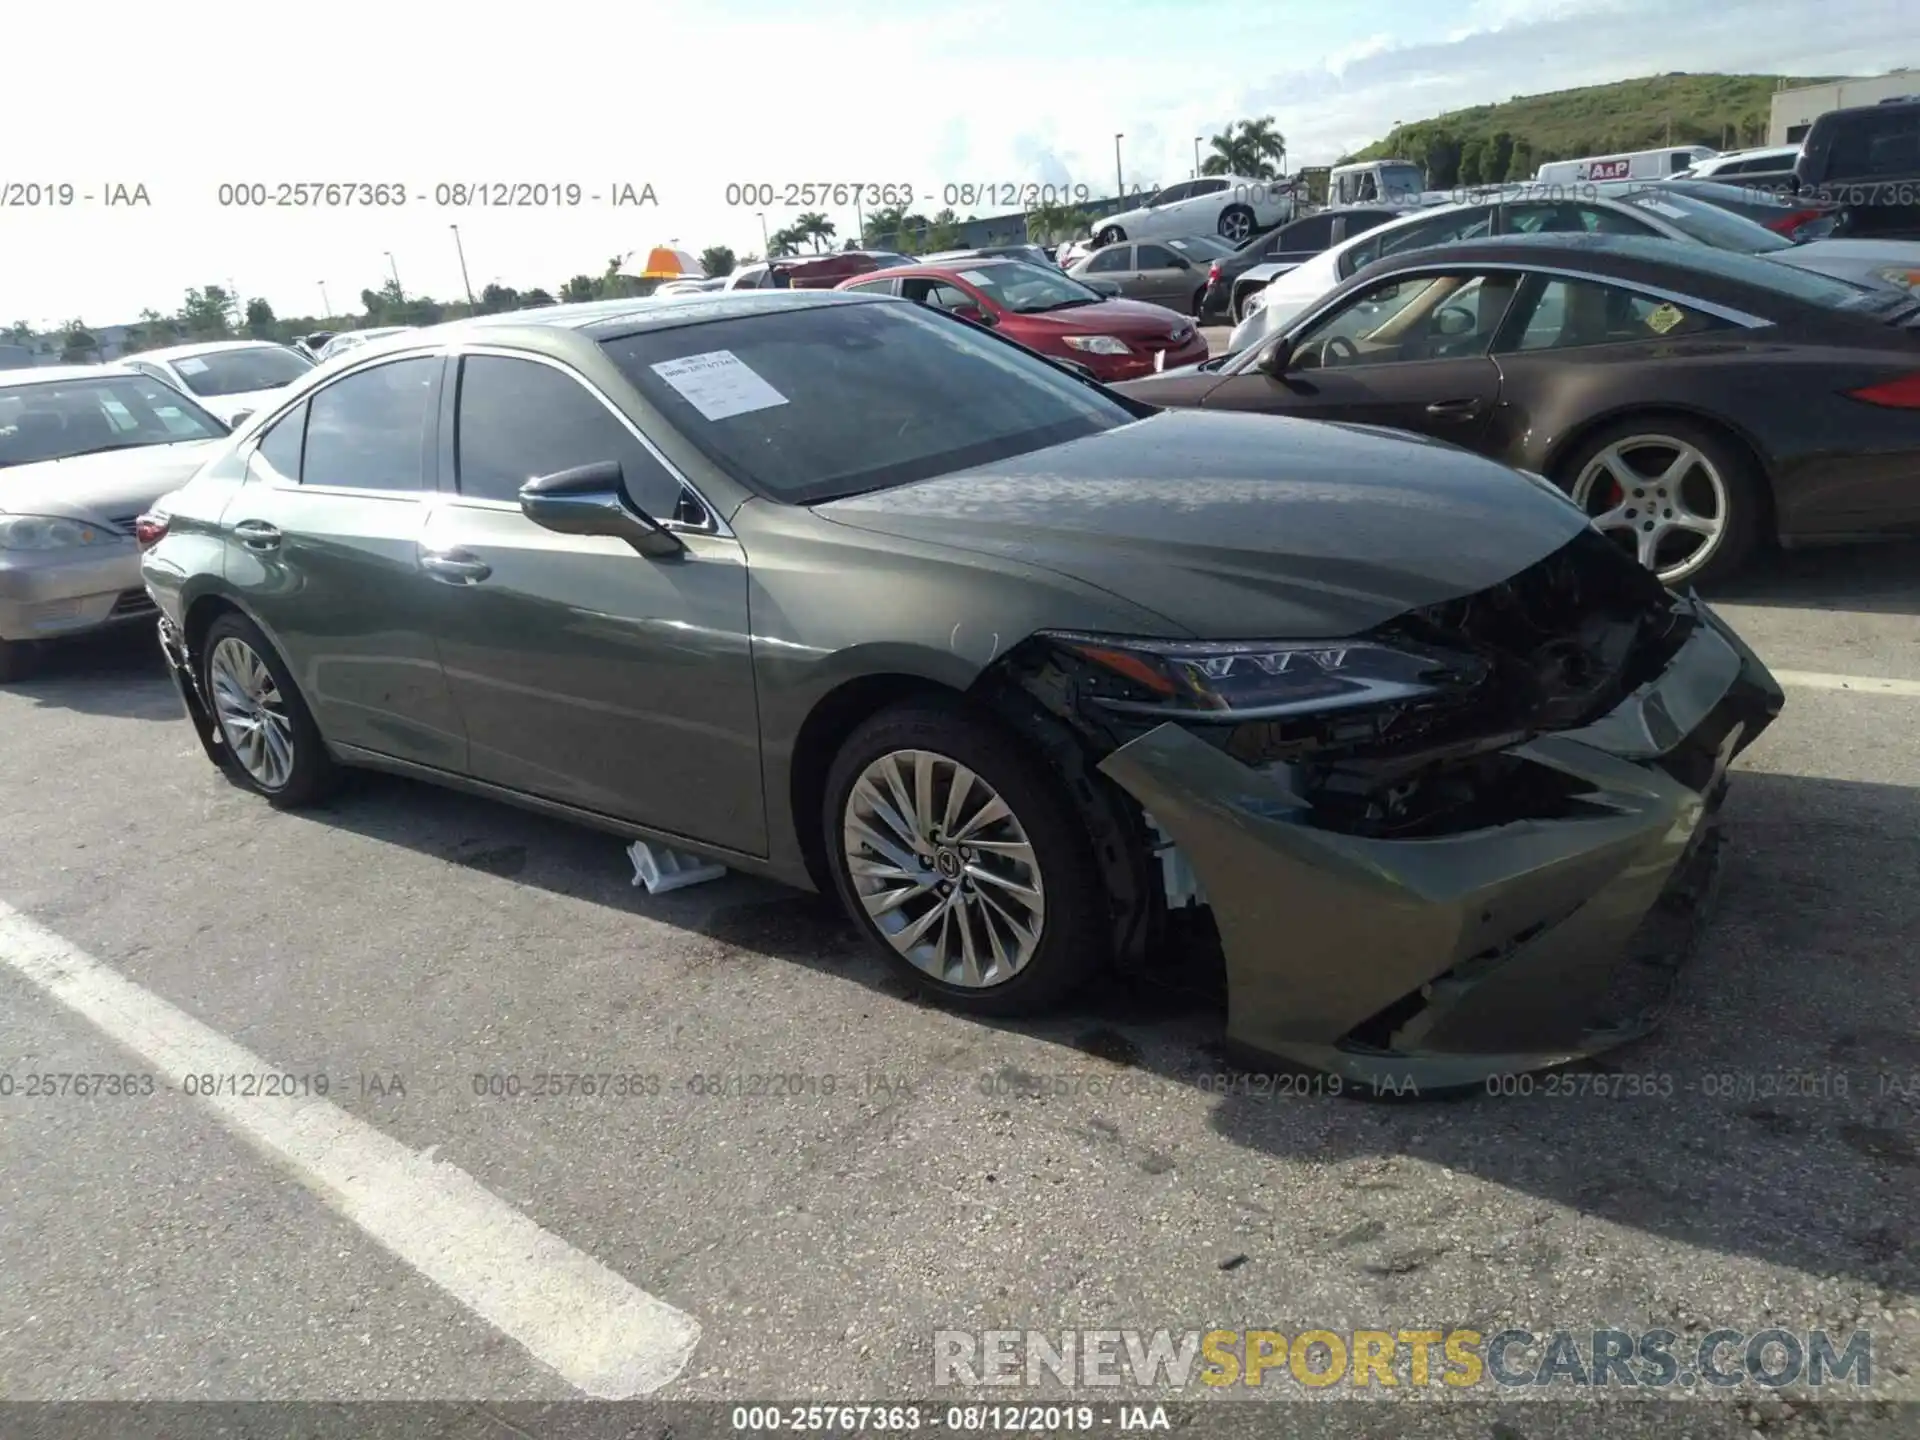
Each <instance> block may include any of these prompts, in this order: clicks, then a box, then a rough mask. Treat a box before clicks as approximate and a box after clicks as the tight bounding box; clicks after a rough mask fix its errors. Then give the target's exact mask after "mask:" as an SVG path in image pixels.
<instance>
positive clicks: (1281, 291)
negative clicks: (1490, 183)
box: [1227, 186, 1920, 352]
mask: <svg viewBox="0 0 1920 1440" xmlns="http://www.w3.org/2000/svg"><path fill="white" fill-rule="evenodd" d="M1508 193H1509V195H1510V196H1523V197H1527V198H1506V199H1502V198H1501V197H1500V196H1498V195H1490V196H1488V197H1487V198H1486V199H1483V200H1476V201H1472V202H1469V203H1466V204H1460V205H1445V206H1438V207H1435V208H1433V209H1429V210H1416V211H1414V212H1413V213H1411V214H1409V215H1406V216H1403V217H1402V218H1400V219H1398V220H1392V221H1389V222H1388V223H1387V224H1385V225H1381V226H1378V227H1376V228H1374V229H1372V230H1368V231H1365V232H1364V233H1362V234H1360V235H1357V236H1355V237H1354V238H1353V239H1351V240H1348V241H1345V242H1343V243H1342V244H1339V245H1334V246H1332V247H1330V248H1329V249H1327V250H1323V251H1322V252H1321V253H1320V254H1318V255H1316V256H1314V257H1313V258H1312V259H1311V260H1308V261H1306V262H1305V263H1304V264H1301V265H1297V266H1295V267H1294V268H1293V269H1292V270H1289V271H1287V272H1285V273H1284V274H1282V275H1279V276H1277V277H1276V278H1275V279H1274V280H1273V281H1271V282H1270V283H1269V284H1268V285H1267V287H1266V289H1265V290H1261V291H1258V292H1256V294H1255V296H1254V302H1256V303H1254V304H1253V308H1250V309H1249V310H1248V311H1247V312H1246V318H1245V319H1243V320H1242V321H1241V322H1240V324H1239V325H1237V326H1236V327H1235V328H1234V331H1233V334H1232V335H1231V336H1229V337H1228V340H1227V349H1228V351H1229V352H1233V351H1238V350H1242V349H1245V348H1246V347H1247V346H1248V345H1256V344H1259V343H1260V342H1261V341H1262V340H1264V339H1266V338H1267V337H1268V336H1269V335H1273V334H1276V333H1278V332H1279V330H1280V329H1281V328H1282V327H1283V326H1285V325H1286V323H1287V322H1288V321H1289V320H1291V319H1293V317H1294V316H1296V315H1298V314H1299V313H1300V312H1301V311H1302V310H1304V309H1306V308H1307V306H1309V305H1311V304H1312V303H1313V302H1314V301H1316V300H1318V299H1319V298H1320V297H1321V296H1322V295H1324V294H1326V293H1327V292H1328V291H1329V290H1331V289H1333V287H1334V286H1336V285H1338V284H1340V283H1341V281H1343V280H1345V279H1346V278H1347V277H1348V276H1350V275H1353V274H1355V273H1356V272H1357V271H1359V270H1360V269H1361V268H1362V267H1363V266H1367V265H1371V264H1372V263H1373V262H1374V261H1375V260H1378V259H1379V258H1380V257H1381V256H1383V255H1396V254H1399V253H1401V252H1402V251H1406V250H1419V249H1423V248H1425V247H1426V246H1429V245H1445V244H1448V243H1449V242H1451V241H1455V240H1476V239H1479V238H1480V237H1482V236H1486V235H1537V234H1554V233H1559V234H1581V233H1586V234H1602V235H1652V236H1656V237H1659V238H1661V239H1666V240H1674V241H1678V242H1680V243H1683V244H1691V245H1707V246H1710V247H1712V248H1713V249H1716V250H1729V251H1733V252H1734V253H1736V254H1744V255H1761V256H1764V257H1765V258H1767V259H1768V260H1776V261H1779V262H1780V263H1781V264H1783V265H1792V266H1794V267H1795V268H1797V269H1801V270H1811V271H1814V272H1815V273H1816V274H1821V275H1830V276H1832V277H1833V278H1835V279H1837V280H1846V281H1850V282H1851V283H1853V284H1855V285H1866V286H1891V285H1899V286H1901V287H1902V288H1912V287H1911V286H1910V285H1908V284H1907V283H1906V282H1905V281H1903V280H1901V279H1900V278H1898V276H1900V275H1902V274H1904V273H1906V272H1905V270H1903V269H1902V268H1901V266H1900V265H1899V263H1898V261H1897V259H1896V258H1895V257H1894V256H1893V254H1892V252H1891V251H1890V249H1889V247H1890V246H1892V245H1896V244H1899V245H1902V246H1903V248H1906V247H1905V242H1892V241H1881V242H1867V241H1846V240H1807V241H1802V242H1801V243H1799V244H1795V243H1794V242H1793V241H1791V240H1789V239H1787V238H1786V237H1785V236H1784V235H1778V234H1775V233H1774V232H1773V231H1772V230H1769V229H1768V228H1767V227H1766V226H1764V225H1760V224H1757V223H1756V222H1754V221H1752V220H1748V219H1746V218H1745V217H1743V216H1740V215H1735V214H1733V213H1732V212H1730V211H1727V210H1722V209H1721V208H1720V207H1719V206H1717V205H1709V204H1707V203H1706V202H1705V201H1703V200H1696V199H1694V198H1692V197H1690V196H1686V195H1680V194H1675V193H1672V192H1669V191H1666V190H1661V189H1659V188H1658V187H1654V186H1648V187H1645V188H1643V189H1640V190H1636V191H1634V192H1632V193H1630V194H1627V195H1625V196H1623V197H1621V198H1617V199H1616V198H1612V197H1607V196H1600V195H1595V196H1589V197H1586V198H1582V199H1578V200H1556V199H1540V198H1533V197H1532V196H1528V192H1527V191H1526V189H1525V188H1524V187H1522V188H1521V189H1518V190H1515V191H1511V192H1508ZM1535 193H1536V194H1537V192H1535ZM1911 248H1912V249H1913V250H1914V252H1915V254H1916V257H1917V259H1916V263H1915V264H1914V265H1913V266H1912V268H1913V269H1916V270H1920V246H1914V247H1911Z"/></svg>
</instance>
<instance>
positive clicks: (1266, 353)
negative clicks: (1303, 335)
mask: <svg viewBox="0 0 1920 1440" xmlns="http://www.w3.org/2000/svg"><path fill="white" fill-rule="evenodd" d="M1254 364H1255V365H1256V366H1257V367H1258V369H1259V371H1260V373H1261V374H1262V375H1265V376H1267V377H1269V378H1270V379H1274V380H1279V379H1282V378H1283V377H1284V376H1285V375H1286V373H1287V371H1288V369H1289V368H1290V367H1291V366H1292V364H1293V342H1292V341H1291V340H1289V339H1287V338H1286V337H1285V336H1284V335H1283V336H1281V337H1280V338H1279V339H1278V340H1276V341H1274V342H1273V344H1271V345H1269V346H1268V347H1267V348H1266V349H1265V350H1263V351H1261V352H1260V358H1259V359H1258V360H1257V361H1255V362H1254Z"/></svg>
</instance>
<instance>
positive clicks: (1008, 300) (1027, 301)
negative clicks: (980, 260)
mask: <svg viewBox="0 0 1920 1440" xmlns="http://www.w3.org/2000/svg"><path fill="white" fill-rule="evenodd" d="M954 273H955V274H956V275H958V276H959V277H960V278H961V279H962V280H964V281H966V282H967V283H968V284H969V285H971V286H973V288H974V289H976V290H978V291H979V292H980V293H981V294H982V295H985V296H986V297H987V298H988V299H989V300H991V301H993V303H994V304H996V305H998V306H999V307H1000V308H1001V309H1003V310H1011V311H1013V312H1014V313H1015V314H1017V315H1038V314H1040V313H1041V312H1043V311H1046V310H1068V309H1071V308H1073V307H1074V306H1076V305H1097V304H1099V303H1100V301H1102V300H1104V299H1106V298H1107V297H1106V296H1104V295H1102V294H1101V293H1100V292H1099V291H1098V290H1093V289H1090V288H1088V287H1087V286H1085V285H1082V284H1081V283H1080V282H1079V281H1078V280H1075V279H1074V278H1073V277H1072V276H1071V275H1068V274H1067V273H1066V272H1065V271H1064V270H1055V269H1054V268H1052V267H1051V266H1049V267H1047V268H1046V269H1044V270H1043V269H1041V268H1040V267H1039V266H1038V265H1027V264H1023V263H1021V262H1019V261H1001V262H999V263H997V264H993V265H982V266H980V267H979V268H978V269H977V270H976V269H966V270H955V271H954Z"/></svg>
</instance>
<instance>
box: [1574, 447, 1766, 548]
mask: <svg viewBox="0 0 1920 1440" xmlns="http://www.w3.org/2000/svg"><path fill="white" fill-rule="evenodd" d="M1555 469H1556V479H1557V480H1558V481H1559V483H1560V485H1561V487H1562V488H1563V489H1565V490H1566V491H1567V493H1568V494H1569V495H1571V496H1572V497H1573V501H1574V503H1575V504H1576V505H1578V506H1579V507H1580V508H1581V509H1582V510H1584V511H1586V512H1587V515H1588V517H1589V518H1590V519H1591V520H1592V521H1593V523H1594V527H1595V528H1596V529H1598V530H1599V531H1600V532H1601V533H1602V534H1604V535H1606V536H1607V538H1608V539H1610V540H1613V541H1615V542H1616V543H1618V544H1619V545H1621V547H1622V548H1624V549H1627V550H1630V551H1631V552H1632V553H1633V555H1634V556H1635V558H1636V559H1638V560H1639V561H1640V563H1641V564H1642V565H1645V566H1646V567H1647V568H1648V569H1649V570H1652V571H1653V572H1654V574H1656V575H1658V576H1659V577H1660V580H1661V582H1662V583H1663V584H1666V585H1674V586H1678V585H1693V584H1708V585H1711V584H1714V583H1717V582H1719V581H1721V580H1725V579H1726V578H1727V577H1729V576H1731V575H1733V574H1734V573H1735V572H1737V571H1738V570H1740V569H1741V568H1742V567H1743V566H1744V565H1745V564H1746V563H1747V562H1748V561H1749V560H1750V559H1751V558H1752V557H1753V553H1754V551H1755V550H1756V549H1758V547H1759V544H1760V540H1761V535H1762V528H1763V527H1762V523H1761V516H1762V508H1763V506H1764V504H1765V499H1764V497H1765V494H1766V482H1765V480H1764V478H1763V477H1762V476H1761V474H1760V473H1759V471H1758V469H1757V468H1756V467H1755V465H1754V463H1753V460H1752V457H1751V456H1749V455H1748V454H1747V453H1746V451H1745V450H1744V449H1743V448H1742V447H1741V446H1740V445H1738V444H1737V443H1735V441H1734V440H1733V439H1732V438H1731V437H1730V436H1728V435H1727V434H1726V433H1725V432H1724V431H1721V430H1719V429H1717V428H1715V427H1714V426H1711V425H1707V424H1703V423H1701V422H1699V421H1696V420H1689V419H1685V418H1682V417H1679V416H1666V415H1649V416H1645V417H1642V418H1639V419H1635V418H1634V417H1632V416H1628V417H1627V418H1625V419H1622V420H1619V421H1617V422H1615V423H1614V424H1611V425H1607V426H1605V427H1603V428H1602V429H1600V430H1598V431H1596V432H1595V433H1594V434H1592V435H1591V436H1589V437H1588V438H1587V439H1586V440H1585V441H1584V442H1582V443H1581V445H1580V446H1579V447H1578V448H1577V449H1576V450H1574V451H1573V452H1572V453H1571V454H1569V455H1568V456H1567V457H1566V459H1565V460H1564V461H1563V462H1562V463H1560V464H1559V465H1557V466H1556V467H1555Z"/></svg>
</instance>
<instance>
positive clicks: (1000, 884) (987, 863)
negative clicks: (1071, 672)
mask: <svg viewBox="0 0 1920 1440" xmlns="http://www.w3.org/2000/svg"><path fill="white" fill-rule="evenodd" d="M842 832H843V840H842V843H843V845H844V847H845V854H846V860H847V872H848V874H850V875H851V876H852V877H853V888H854V891H855V893H856V894H858V895H859V897H860V903H861V904H862V905H863V906H864V907H865V908H866V912H867V916H868V918H869V919H871V920H872V921H873V923H874V925H875V926H876V927H878V929H879V931H880V933H881V934H882V935H884V936H885V937H886V938H887V941H888V943H889V944H891V945H892V946H893V948H894V949H895V950H897V951H899V953H900V954H901V955H902V956H904V957H905V958H906V959H907V960H908V961H910V962H911V963H912V964H913V965H914V967H915V968H916V969H918V970H920V971H921V972H922V973H923V974H925V975H927V976H929V977H930V978H932V979H934V980H939V981H942V982H944V983H946V984H948V985H957V986H962V987H965V988H966V989H969V990H984V989H988V988H990V987H992V986H995V985H1001V984H1005V983H1006V982H1007V981H1008V980H1011V979H1012V978H1013V977H1014V976H1016V975H1018V974H1019V973H1020V972H1021V971H1022V970H1023V969H1024V968H1025V967H1026V965H1027V962H1028V961H1030V960H1032V959H1033V954H1034V951H1035V950H1037V949H1038V948H1039V946H1040V937H1041V934H1042V933H1043V931H1044V928H1045V924H1046V911H1047V902H1046V887H1045V885H1044V884H1043V883H1042V880H1041V876H1040V864H1039V861H1038V859H1037V858H1036V857H1035V855H1034V853H1033V844H1032V842H1031V841H1029V840H1028V839H1027V832H1026V829H1025V828H1024V827H1023V826H1022V825H1021V824H1020V820H1019V817H1018V816H1016V815H1015V814H1014V813H1013V811H1012V809H1011V808H1010V807H1009V806H1008V805H1007V802H1006V801H1005V800H1003V799H1001V798H1000V795H999V793H998V792H997V791H995V790H994V788H993V787H992V786H991V785H989V784H987V782H986V781H985V780H983V779H982V778H981V777H980V776H978V775H976V774H975V773H974V772H973V771H971V770H969V769H968V768H967V767H966V766H965V765H962V764H961V763H960V762H959V761H957V760H952V759H949V758H948V757H947V756H945V755H937V754H935V753H933V752H932V751H930V750H895V751H892V752H891V753H889V754H886V755H882V756H881V757H880V758H879V759H878V760H875V761H874V762H873V763H872V764H871V765H869V766H867V767H866V769H864V770H862V771H861V772H860V776H859V778H858V779H856V780H855V781H854V782H853V789H852V790H851V791H850V792H849V793H848V795H847V804H846V811H845V814H844V815H843V816H842Z"/></svg>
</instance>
